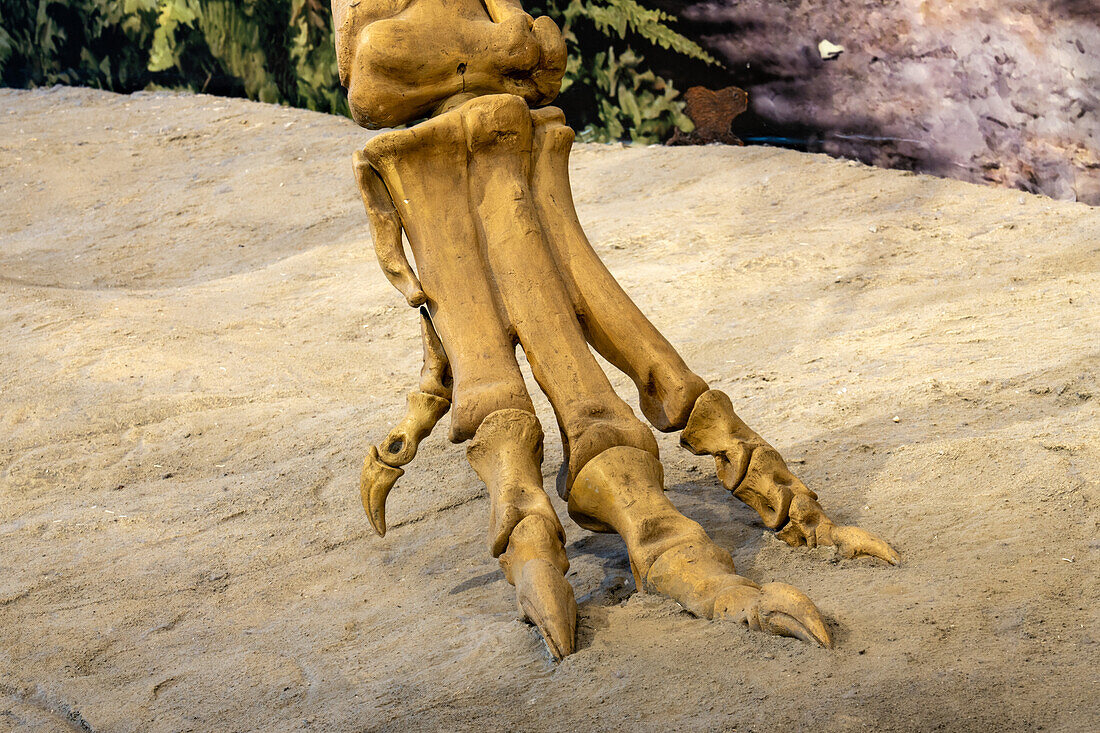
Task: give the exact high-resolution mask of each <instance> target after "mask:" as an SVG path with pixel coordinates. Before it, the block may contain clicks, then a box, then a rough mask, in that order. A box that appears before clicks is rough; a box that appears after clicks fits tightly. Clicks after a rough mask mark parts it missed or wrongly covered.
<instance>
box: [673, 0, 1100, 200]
mask: <svg viewBox="0 0 1100 733" xmlns="http://www.w3.org/2000/svg"><path fill="white" fill-rule="evenodd" d="M664 6H665V7H666V8H667V9H669V10H672V11H673V12H675V13H677V14H678V15H679V16H680V17H681V19H682V22H681V30H684V31H685V32H686V33H687V34H688V35H690V36H692V37H694V38H696V39H697V40H699V41H700V42H701V43H702V44H703V45H704V46H706V47H707V48H708V49H709V50H710V51H712V52H713V53H714V54H715V55H716V56H718V57H719V58H721V59H722V61H723V62H725V63H726V64H727V66H728V69H729V74H730V76H729V77H726V78H723V79H721V80H718V79H711V80H708V81H709V82H710V83H711V84H713V83H717V82H719V81H722V82H727V81H728V82H732V83H735V84H738V85H740V86H742V87H744V88H745V89H747V90H748V91H749V95H750V111H749V113H747V114H746V115H745V116H744V117H742V118H741V119H739V120H738V121H737V122H736V123H735V126H734V130H735V131H736V132H737V133H738V134H739V135H741V136H742V137H745V138H747V139H749V140H753V139H757V140H761V141H766V140H769V139H770V140H772V141H776V142H780V143H786V144H790V145H793V146H795V147H802V148H804V149H808V150H813V151H819V152H826V153H829V154H831V155H837V156H844V157H851V158H856V159H859V160H862V161H864V162H867V163H872V164H875V165H882V166H887V167H893V168H906V169H912V170H918V171H924V172H929V173H935V174H938V175H944V176H950V177H952V178H961V179H963V180H968V181H987V182H991V183H994V184H998V185H1004V186H1012V187H1017V188H1021V189H1024V190H1027V191H1032V192H1036V193H1043V194H1046V195H1048V196H1052V197H1054V198H1058V199H1071V200H1072V199H1076V200H1079V201H1084V202H1087V203H1090V204H1094V205H1096V204H1100V118H1098V107H1100V0H956V1H953V2H952V1H949V0H898V1H897V2H893V1H892V2H886V1H885V0H863V1H859V0H821V1H819V2H806V1H805V0H742V1H740V2H739V1H738V0H702V2H692V0H667V1H666V2H665V4H664ZM821 41H829V42H831V43H833V44H836V45H839V46H842V47H843V49H844V51H843V53H841V54H840V55H839V56H838V57H837V58H835V59H832V60H824V59H823V58H822V53H821V51H820V49H819V44H820V43H821ZM826 55H827V54H826ZM673 75H674V76H675V74H673ZM677 81H678V82H679V83H680V84H681V85H682V86H688V85H690V84H692V83H697V82H698V81H699V80H698V79H697V78H696V79H691V78H685V77H680V78H679V79H678V80H677Z"/></svg>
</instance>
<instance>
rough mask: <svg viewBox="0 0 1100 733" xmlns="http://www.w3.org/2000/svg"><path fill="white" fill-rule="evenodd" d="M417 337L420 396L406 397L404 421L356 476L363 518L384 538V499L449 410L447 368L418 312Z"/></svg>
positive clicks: (373, 450)
mask: <svg viewBox="0 0 1100 733" xmlns="http://www.w3.org/2000/svg"><path fill="white" fill-rule="evenodd" d="M420 328H421V337H422V338H423V342H424V367H423V368H422V369H421V378H420V388H421V391H420V392H412V393H410V394H409V396H408V401H407V403H408V408H407V411H406V413H405V418H404V419H403V420H402V421H401V422H400V423H399V424H398V425H397V427H395V428H394V429H393V430H391V431H390V434H389V435H388V436H387V437H386V440H385V441H383V443H382V447H381V449H379V448H375V447H371V449H370V452H369V453H368V454H367V458H366V460H365V461H364V463H363V471H362V473H361V474H360V476H359V495H360V498H361V499H362V501H363V508H364V509H365V510H366V512H367V518H368V519H369V520H370V523H371V526H372V527H374V531H375V532H377V533H378V536H380V537H385V536H386V499H387V498H388V497H389V495H390V491H391V490H392V489H393V486H394V484H395V483H396V482H397V479H399V478H401V476H403V475H404V473H405V472H404V471H403V470H402V469H401V468H400V467H401V466H404V465H407V464H408V463H409V462H411V461H412V459H413V458H415V457H416V451H417V449H418V448H419V447H420V443H421V441H423V440H424V438H426V437H428V435H430V434H431V432H432V429H433V428H434V427H435V425H436V423H438V422H439V420H440V418H442V417H443V416H444V415H445V414H446V413H447V410H448V409H450V406H451V403H450V396H451V390H450V376H449V375H450V366H449V364H448V363H447V355H446V354H445V353H444V351H443V346H442V345H441V344H440V342H439V336H438V335H437V334H436V332H435V328H433V327H432V322H431V320H430V319H429V318H428V316H427V314H426V313H425V312H424V311H423V309H421V313H420Z"/></svg>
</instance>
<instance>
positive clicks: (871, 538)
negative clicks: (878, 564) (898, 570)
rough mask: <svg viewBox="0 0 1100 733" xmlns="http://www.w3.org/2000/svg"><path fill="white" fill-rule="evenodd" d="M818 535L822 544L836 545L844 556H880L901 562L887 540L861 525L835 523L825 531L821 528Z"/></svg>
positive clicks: (883, 558)
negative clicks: (825, 536) (862, 527)
mask: <svg viewBox="0 0 1100 733" xmlns="http://www.w3.org/2000/svg"><path fill="white" fill-rule="evenodd" d="M822 534H826V535H827V539H828V540H829V541H825V538H822V537H821V535H822ZM818 537H819V541H821V544H825V545H827V544H831V545H836V554H837V555H839V556H840V557H843V558H852V557H857V556H860V555H863V556H866V557H874V558H878V559H879V560H882V561H884V562H888V563H890V564H891V565H897V564H898V563H899V562H901V556H900V555H898V553H897V551H896V550H894V548H893V547H890V545H889V544H887V543H886V541H885V540H883V539H881V538H879V537H877V536H875V535H873V534H871V533H870V532H868V531H867V530H865V529H860V528H859V527H854V526H852V525H833V526H832V527H830V528H828V530H826V531H825V532H824V533H823V532H822V531H820V530H819V531H818Z"/></svg>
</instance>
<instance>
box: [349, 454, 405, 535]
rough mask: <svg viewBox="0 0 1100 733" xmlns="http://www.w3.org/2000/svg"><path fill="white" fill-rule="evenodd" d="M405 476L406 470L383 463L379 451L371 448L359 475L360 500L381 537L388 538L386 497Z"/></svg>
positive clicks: (371, 523) (371, 524) (372, 525)
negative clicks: (398, 480)
mask: <svg viewBox="0 0 1100 733" xmlns="http://www.w3.org/2000/svg"><path fill="white" fill-rule="evenodd" d="M404 475H405V471H404V470H402V469H400V468H395V467H393V466H387V465H386V464H385V463H383V462H382V461H381V460H380V459H379V458H378V449H377V448H375V447H373V446H372V447H371V449H370V453H368V454H367V458H366V460H365V461H363V472H362V473H361V474H359V498H360V500H362V502H363V509H364V511H366V513H367V519H368V520H369V521H370V526H371V527H373V528H374V531H375V532H377V533H378V536H379V537H385V536H386V497H388V496H389V495H390V489H392V488H393V485H394V483H396V482H397V479H399V478H401V477H402V476H404Z"/></svg>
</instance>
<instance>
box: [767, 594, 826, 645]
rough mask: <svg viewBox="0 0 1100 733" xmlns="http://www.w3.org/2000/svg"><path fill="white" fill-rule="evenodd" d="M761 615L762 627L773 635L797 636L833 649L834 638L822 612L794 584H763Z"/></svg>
mask: <svg viewBox="0 0 1100 733" xmlns="http://www.w3.org/2000/svg"><path fill="white" fill-rule="evenodd" d="M758 613H759V614H760V620H761V626H762V628H764V629H765V630H767V631H770V632H772V633H773V634H778V635H779V636H793V637H795V638H796V639H801V640H802V641H806V642H809V643H811V644H819V645H821V646H823V647H825V648H826V649H830V648H832V646H833V639H832V637H831V636H830V635H829V629H828V627H826V626H825V619H823V618H822V617H821V612H820V611H818V610H817V606H815V605H814V603H813V601H811V600H810V599H809V597H808V596H807V595H806V594H805V593H803V592H802V591H800V590H799V589H798V588H795V587H794V586H793V585H788V584H786V583H766V584H764V585H762V586H761V587H760V601H759V606H758Z"/></svg>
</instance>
